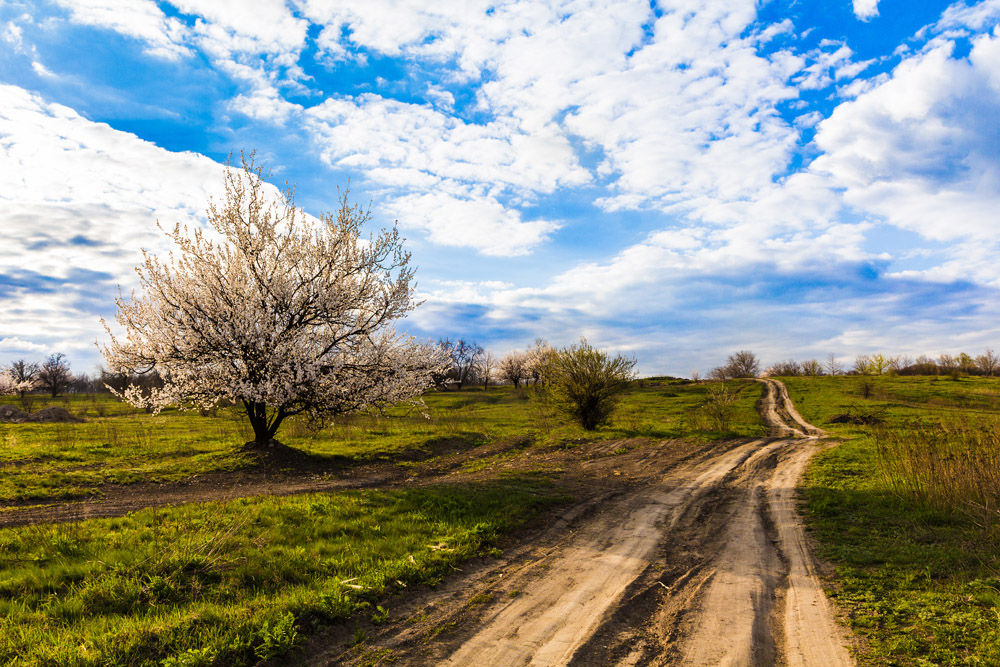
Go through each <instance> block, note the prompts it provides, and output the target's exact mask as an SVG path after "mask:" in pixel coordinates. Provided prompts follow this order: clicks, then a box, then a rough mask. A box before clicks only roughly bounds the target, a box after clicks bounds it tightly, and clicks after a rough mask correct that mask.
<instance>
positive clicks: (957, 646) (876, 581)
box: [786, 377, 1000, 666]
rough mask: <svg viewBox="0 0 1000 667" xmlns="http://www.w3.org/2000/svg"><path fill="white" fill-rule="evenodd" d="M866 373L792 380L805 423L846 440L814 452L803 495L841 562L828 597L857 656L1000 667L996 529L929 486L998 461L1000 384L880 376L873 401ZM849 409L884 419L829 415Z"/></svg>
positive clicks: (824, 551) (815, 525) (823, 550)
mask: <svg viewBox="0 0 1000 667" xmlns="http://www.w3.org/2000/svg"><path fill="white" fill-rule="evenodd" d="M862 381H863V380H862V379H861V378H855V377H836V378H788V379H786V382H787V384H788V386H789V389H790V393H791V396H792V400H793V401H794V402H795V404H796V407H797V408H798V410H799V412H800V413H802V415H803V416H804V417H805V418H806V419H807V420H809V421H811V422H812V423H814V424H815V425H817V426H820V427H822V428H824V429H827V430H829V431H831V432H834V433H837V434H838V435H841V436H845V437H849V438H850V439H849V440H847V441H846V442H844V443H842V444H840V445H838V446H837V447H835V448H833V449H829V450H826V451H825V452H823V453H821V454H820V455H818V456H817V457H816V458H815V459H814V461H813V462H812V465H811V466H810V469H809V470H808V472H807V475H806V478H805V481H804V485H803V491H804V495H805V499H806V519H807V525H808V526H809V528H810V530H812V531H813V534H814V536H815V537H816V538H817V539H818V543H819V553H820V555H821V556H822V557H824V558H826V559H828V560H829V561H831V562H832V563H833V564H834V565H835V567H836V570H835V577H834V590H833V591H832V595H833V597H834V598H835V599H836V600H837V602H838V603H839V604H840V605H841V607H842V608H843V609H845V610H846V611H847V613H848V615H849V623H850V625H851V627H852V628H853V629H854V630H855V631H857V632H858V633H860V634H861V635H862V636H863V637H864V638H865V640H866V644H867V647H866V649H865V651H864V652H863V653H862V655H861V656H860V662H861V664H862V665H919V666H923V665H1000V550H998V546H997V545H998V535H1000V531H998V530H997V526H996V524H995V522H994V523H993V524H990V523H988V522H984V521H983V516H982V514H976V513H974V512H969V511H966V508H967V507H968V505H967V501H968V500H969V499H968V498H967V497H964V496H962V495H961V494H956V493H951V494H947V497H946V498H940V497H938V498H936V497H934V496H932V495H931V494H929V493H927V492H926V490H927V488H928V486H929V484H930V482H931V481H933V482H934V483H938V484H950V485H952V487H953V488H960V483H961V482H962V480H963V479H965V478H966V477H967V476H968V475H969V472H970V470H971V469H974V468H975V466H972V467H971V468H970V467H967V466H965V467H963V466H957V465H956V462H961V461H962V460H970V459H971V460H973V461H980V460H981V461H992V460H995V459H994V458H993V457H994V456H995V450H996V446H995V441H994V442H993V443H992V444H991V442H990V438H989V437H984V436H989V434H990V433H991V432H995V430H996V428H997V424H998V423H1000V422H998V417H1000V415H998V411H1000V405H998V401H997V397H998V395H1000V380H997V379H993V378H962V379H960V380H958V381H955V380H952V379H950V378H932V377H882V378H875V379H874V383H873V386H872V387H871V388H870V390H869V391H868V392H867V393H868V394H869V397H868V398H865V397H864V396H863V395H862V394H863V393H864V392H863V391H862V387H861V382H862ZM849 410H852V411H853V412H854V414H872V415H876V416H878V417H880V419H881V420H882V423H881V424H880V425H877V426H858V425H850V424H829V423H828V421H827V420H828V419H829V418H830V417H832V416H834V415H836V414H842V413H846V412H848V411H849ZM956 423H961V424H963V425H964V428H954V426H952V427H949V426H948V425H949V424H952V425H954V424H956ZM942 424H944V425H945V427H944V428H942V426H941V425H942ZM963 432H964V434H963ZM935 461H937V463H938V465H937V467H936V468H929V467H927V466H926V464H928V463H931V464H933V463H934V462H935ZM943 463H947V464H948V465H941V464H943ZM922 465H923V466H924V467H923V468H922V467H921V466H922ZM994 478H995V475H994ZM977 479H979V477H977ZM953 482H954V484H952V483H953ZM956 485H959V486H956ZM984 490H985V492H986V493H988V494H992V495H993V497H994V498H995V499H1000V488H998V487H997V486H995V485H994V486H993V487H992V488H991V489H990V488H987V489H984ZM963 493H966V494H967V493H969V492H968V491H964V492H963ZM998 518H1000V517H998Z"/></svg>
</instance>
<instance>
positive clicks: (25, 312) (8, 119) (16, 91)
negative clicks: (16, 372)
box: [0, 86, 222, 357]
mask: <svg viewBox="0 0 1000 667" xmlns="http://www.w3.org/2000/svg"><path fill="white" fill-rule="evenodd" d="M0 100H2V102H0V155H2V162H3V168H2V169H0V228H2V229H3V230H4V243H3V244H2V246H0V297H2V298H0V321H2V322H4V334H5V336H4V337H5V340H6V342H5V343H4V345H3V347H0V353H4V352H7V351H10V352H11V353H13V352H14V351H16V350H18V349H21V348H19V347H18V345H15V343H16V342H17V341H18V340H21V341H30V342H31V343H32V344H33V345H40V344H44V345H45V346H46V347H47V349H48V350H50V351H66V352H69V351H70V350H83V351H84V355H85V356H86V355H87V354H88V353H89V355H90V356H91V357H93V353H94V348H93V341H94V339H95V338H96V337H97V336H98V335H99V334H100V332H101V328H100V324H99V322H98V316H99V315H100V314H107V313H110V312H113V310H114V305H113V303H112V298H113V297H114V296H115V294H116V285H118V284H121V285H122V287H123V289H124V290H125V291H126V293H127V292H128V290H129V289H130V287H131V286H132V285H134V284H135V275H134V273H133V268H134V267H135V266H136V265H137V264H138V263H139V262H140V260H141V253H140V249H141V248H148V249H150V250H151V251H153V252H163V251H164V250H166V249H167V247H166V243H167V242H166V240H165V237H164V236H163V234H162V233H161V232H160V231H159V230H158V229H157V227H156V221H157V219H159V220H161V221H162V223H163V224H164V225H167V226H171V225H173V224H175V223H185V224H198V220H199V219H200V218H201V217H202V214H203V212H204V208H205V206H206V204H207V202H208V199H209V197H210V196H212V195H216V196H218V195H219V194H220V192H219V191H220V190H221V181H222V178H221V176H222V171H221V170H222V167H221V166H220V165H219V164H217V163H215V162H213V161H212V160H210V159H208V158H206V157H203V156H200V155H196V154H193V153H170V152H168V151H165V150H163V149H161V148H158V147H156V146H155V145H153V144H151V143H148V142H145V141H140V140H139V139H137V138H136V137H135V136H133V135H130V134H126V133H123V132H118V131H116V130H114V129H112V128H111V127H109V126H107V125H105V124H102V123H94V122H91V121H88V120H87V119H85V118H83V117H81V116H80V115H79V114H77V113H76V112H74V111H73V110H71V109H69V108H67V107H64V106H60V105H58V104H51V103H47V102H45V101H44V100H43V99H41V98H40V97H38V96H37V95H34V94H31V93H29V92H28V91H25V90H23V89H21V88H18V87H15V86H0ZM22 347H23V346H22Z"/></svg>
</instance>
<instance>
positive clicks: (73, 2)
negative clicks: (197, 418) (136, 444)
mask: <svg viewBox="0 0 1000 667" xmlns="http://www.w3.org/2000/svg"><path fill="white" fill-rule="evenodd" d="M240 150H256V155H257V159H258V161H260V162H264V163H265V164H266V165H267V167H268V168H269V169H270V170H271V172H272V176H271V178H270V181H271V182H272V183H274V184H275V185H278V186H281V185H282V184H283V183H284V182H286V181H287V182H289V183H294V184H295V185H296V193H297V203H298V204H299V205H300V206H302V207H303V208H304V209H305V210H307V211H308V212H310V213H314V214H319V213H322V212H326V211H332V210H335V209H336V207H337V202H338V188H341V189H343V188H345V187H348V186H349V188H350V193H351V194H350V196H351V198H352V200H354V201H357V202H360V203H362V204H365V205H369V204H370V206H371V210H372V214H373V225H374V226H375V227H384V226H389V225H392V224H394V223H395V224H397V225H398V227H399V229H400V230H401V232H402V234H403V235H404V236H405V237H406V247H407V248H408V249H409V250H410V251H411V252H412V263H413V264H414V265H415V266H416V267H417V271H416V280H417V284H418V285H417V290H418V295H419V298H420V299H421V300H422V301H423V304H422V305H421V306H420V307H419V308H417V309H416V310H415V311H414V312H413V313H412V314H411V315H410V316H409V317H408V318H407V319H406V320H405V321H403V322H401V323H399V325H398V328H400V329H405V330H407V331H409V332H410V333H412V334H413V335H416V336H418V337H421V338H432V339H437V338H440V337H445V336H447V337H450V338H452V339H457V338H463V339H466V340H473V341H477V342H479V343H480V344H482V345H484V346H485V347H487V348H489V349H492V350H493V351H494V352H497V353H504V352H506V351H508V350H511V349H515V348H523V347H527V346H528V345H529V344H531V343H532V342H533V341H534V340H535V338H537V337H541V338H544V339H546V340H548V341H549V342H550V343H552V344H554V345H566V344H569V343H572V342H575V341H577V340H579V338H580V337H586V338H587V339H588V340H589V341H590V342H591V343H592V344H594V345H596V346H599V347H602V348H605V349H608V350H611V351H617V352H622V353H625V354H628V355H632V356H634V357H635V358H636V359H637V361H638V370H639V372H640V373H642V374H644V375H651V374H672V375H679V376H688V375H690V374H691V373H693V372H700V373H702V374H706V373H707V372H709V371H710V369H711V368H712V367H714V366H717V365H720V364H721V363H722V362H724V361H725V358H726V356H727V355H728V354H730V353H732V352H734V351H736V350H742V349H749V350H752V351H754V352H755V353H757V354H758V356H760V357H761V358H762V360H763V361H764V362H765V363H766V362H775V361H779V360H783V359H787V358H794V359H798V360H803V359H809V358H819V359H825V358H826V357H827V355H829V354H834V355H836V356H837V357H838V358H840V359H842V360H844V361H849V360H850V359H853V357H854V356H855V355H858V354H867V353H873V352H882V353H885V354H891V355H892V354H906V355H910V356H914V357H915V356H918V355H920V354H928V355H930V356H937V355H938V354H940V353H952V354H956V353H958V352H962V351H965V352H969V353H971V354H973V355H975V354H977V353H980V352H982V351H983V350H985V349H986V348H987V347H998V346H1000V235H998V233H997V232H998V223H1000V0H985V1H984V2H957V3H954V4H949V3H948V2H925V1H921V0H907V1H905V2H904V1H903V0H854V1H853V2H851V1H850V0H791V1H787V0H770V1H764V2H754V1H748V0H707V1H700V2H694V1H689V0H674V1H671V2H659V1H653V2H646V1H639V0H624V1H619V0H565V1H560V0H538V1H504V0H495V1H482V2H480V1H479V0H467V1H460V0H455V1H454V2H431V1H429V0H396V1H393V0H365V1H364V2H357V1H356V0H353V1H351V2H345V1H340V0H239V1H237V0H170V1H162V2H156V1H154V0H54V1H51V2H46V1H41V0H39V1H38V2H20V1H18V0H2V1H0V364H4V363H6V362H9V361H12V360H15V359H21V358H25V359H28V360H41V359H42V358H44V357H45V356H46V355H49V354H52V353H57V352H61V353H64V354H66V356H67V358H68V359H69V360H70V362H71V364H72V367H73V369H74V370H76V371H77V372H93V370H94V368H95V367H96V365H97V364H99V363H101V357H100V352H99V349H98V345H97V344H98V343H103V342H105V340H106V335H105V333H104V329H103V327H102V325H101V321H100V320H101V317H104V318H107V319H109V320H112V319H113V317H114V313H115V310H116V307H115V304H114V298H115V296H116V295H117V294H118V293H119V290H121V292H122V293H123V294H126V295H127V294H129V293H131V291H132V290H134V289H136V288H137V286H138V282H137V278H136V275H135V272H134V267H135V266H136V265H137V264H138V263H139V262H140V260H141V252H142V249H146V250H148V251H149V252H152V253H154V254H157V255H161V254H166V253H167V252H169V251H170V249H171V246H170V241H169V240H168V239H167V238H166V237H165V236H164V235H163V233H162V232H161V231H160V230H159V228H158V227H157V222H158V221H159V223H160V224H161V225H163V226H165V227H173V225H174V224H177V223H181V224H187V225H204V224H205V208H206V206H207V204H208V202H209V199H210V198H211V197H218V196H219V195H220V193H221V188H222V175H223V169H224V167H223V164H224V163H225V161H226V158H227V156H228V155H229V154H230V153H232V152H236V153H238V152H239V151H240Z"/></svg>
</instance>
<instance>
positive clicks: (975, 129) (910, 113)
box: [812, 35, 1000, 279]
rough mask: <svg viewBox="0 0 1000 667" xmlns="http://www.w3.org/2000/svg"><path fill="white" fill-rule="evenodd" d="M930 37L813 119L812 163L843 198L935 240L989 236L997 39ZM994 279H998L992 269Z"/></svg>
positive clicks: (995, 173) (995, 201)
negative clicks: (963, 48)
mask: <svg viewBox="0 0 1000 667" xmlns="http://www.w3.org/2000/svg"><path fill="white" fill-rule="evenodd" d="M953 48H954V44H953V43H952V42H950V41H943V42H937V43H935V44H933V45H932V46H930V47H929V48H928V49H927V50H926V51H924V52H922V53H919V54H917V55H915V56H913V57H911V58H909V59H907V60H905V61H903V62H902V63H901V64H900V65H899V66H898V67H897V68H896V69H895V70H894V71H893V72H892V75H891V77H889V78H888V79H887V80H885V81H884V82H883V83H881V84H880V85H878V86H876V87H874V88H872V89H871V90H869V91H867V92H865V93H863V94H861V95H859V96H858V97H857V99H855V100H853V101H849V102H845V103H843V104H841V105H840V106H839V107H838V108H837V109H836V110H835V111H834V112H833V114H831V116H830V118H828V119H827V120H825V121H823V122H822V123H820V125H819V129H818V132H817V134H816V144H817V146H818V147H819V148H820V149H822V151H823V155H821V156H820V157H819V158H817V159H816V160H815V162H813V164H812V169H813V170H814V171H816V172H818V173H823V174H827V175H829V176H830V177H831V179H832V181H833V186H834V187H838V188H843V193H844V194H843V196H844V199H845V201H846V202H848V203H849V204H851V205H852V206H854V207H856V208H857V209H858V210H860V211H864V212H866V213H868V214H871V215H877V216H879V217H880V218H882V219H884V220H886V221H888V222H890V223H892V224H893V225H896V226H898V227H900V228H902V229H908V230H911V231H915V232H917V233H918V234H920V235H921V236H923V237H925V238H927V239H931V240H936V241H955V240H960V239H977V240H978V241H980V242H990V243H992V241H993V239H994V238H995V236H996V211H997V210H1000V121H998V119H1000V65H998V63H1000V38H998V37H997V36H995V35H985V36H982V37H979V38H977V39H976V40H975V42H974V44H973V46H972V50H971V52H970V53H969V55H968V57H967V58H956V57H953V56H952V51H953ZM996 277H1000V272H997V274H996V276H995V277H994V279H996Z"/></svg>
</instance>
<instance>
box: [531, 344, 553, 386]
mask: <svg viewBox="0 0 1000 667" xmlns="http://www.w3.org/2000/svg"><path fill="white" fill-rule="evenodd" d="M553 354H555V348H553V347H552V346H551V345H549V344H548V343H547V342H545V340H544V339H542V338H536V339H535V344H534V345H532V346H531V347H529V348H528V349H527V350H526V351H525V357H526V361H525V372H526V375H527V378H530V379H531V380H532V381H533V382H534V384H535V386H536V387H537V386H538V385H539V383H541V384H545V369H546V367H547V366H548V363H549V359H550V358H551V357H552V355H553Z"/></svg>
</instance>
